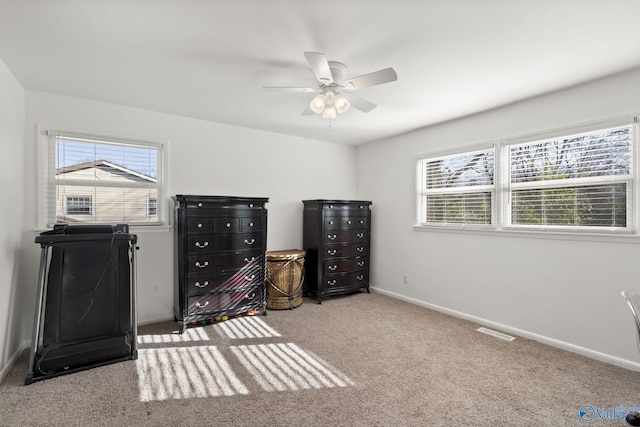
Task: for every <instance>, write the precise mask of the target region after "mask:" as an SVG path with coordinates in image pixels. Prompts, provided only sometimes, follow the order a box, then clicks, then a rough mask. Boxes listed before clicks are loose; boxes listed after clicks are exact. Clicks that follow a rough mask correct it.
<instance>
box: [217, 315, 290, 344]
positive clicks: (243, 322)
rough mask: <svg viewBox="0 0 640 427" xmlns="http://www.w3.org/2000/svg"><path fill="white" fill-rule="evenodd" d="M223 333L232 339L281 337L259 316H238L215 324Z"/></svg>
mask: <svg viewBox="0 0 640 427" xmlns="http://www.w3.org/2000/svg"><path fill="white" fill-rule="evenodd" d="M214 328H216V329H217V330H218V332H219V333H220V334H221V335H224V336H226V337H228V338H230V339H241V338H271V337H279V336H280V334H279V333H278V332H276V331H275V330H274V329H273V328H272V327H271V326H269V325H267V324H266V323H265V322H264V320H262V319H261V318H259V317H253V316H250V317H236V318H235V319H230V320H227V321H225V322H220V323H217V324H216V325H214Z"/></svg>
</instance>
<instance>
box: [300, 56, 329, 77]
mask: <svg viewBox="0 0 640 427" xmlns="http://www.w3.org/2000/svg"><path fill="white" fill-rule="evenodd" d="M304 56H305V58H307V62H308V63H309V67H311V71H313V75H314V76H315V77H316V80H317V81H318V82H320V83H322V84H325V85H329V84H331V83H333V76H332V75H331V68H329V62H328V61H327V57H326V56H325V55H324V53H320V52H305V53H304Z"/></svg>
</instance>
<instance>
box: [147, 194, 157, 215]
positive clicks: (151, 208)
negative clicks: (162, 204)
mask: <svg viewBox="0 0 640 427" xmlns="http://www.w3.org/2000/svg"><path fill="white" fill-rule="evenodd" d="M157 214H158V199H157V198H155V197H147V215H148V216H156V215H157Z"/></svg>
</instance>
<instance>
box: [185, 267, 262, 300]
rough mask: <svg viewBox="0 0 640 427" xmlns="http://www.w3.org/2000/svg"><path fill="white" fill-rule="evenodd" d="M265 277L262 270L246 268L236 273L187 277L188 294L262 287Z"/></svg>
mask: <svg viewBox="0 0 640 427" xmlns="http://www.w3.org/2000/svg"><path fill="white" fill-rule="evenodd" d="M263 280H264V277H263V276H262V274H260V268H246V269H242V270H238V271H235V272H229V273H224V274H211V275H200V274H197V275H189V276H187V294H188V295H198V294H202V293H205V292H210V291H222V290H227V289H238V288H246V287H247V286H255V285H260V284H261V283H262V281H263Z"/></svg>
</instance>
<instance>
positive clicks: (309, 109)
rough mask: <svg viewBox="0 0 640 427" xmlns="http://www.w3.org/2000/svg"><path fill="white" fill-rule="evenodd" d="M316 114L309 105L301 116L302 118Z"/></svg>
mask: <svg viewBox="0 0 640 427" xmlns="http://www.w3.org/2000/svg"><path fill="white" fill-rule="evenodd" d="M314 114H315V113H314V112H313V110H312V109H311V107H309V106H308V105H307V108H305V109H304V111H303V112H302V113H301V114H300V115H301V116H313V115H314Z"/></svg>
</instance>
